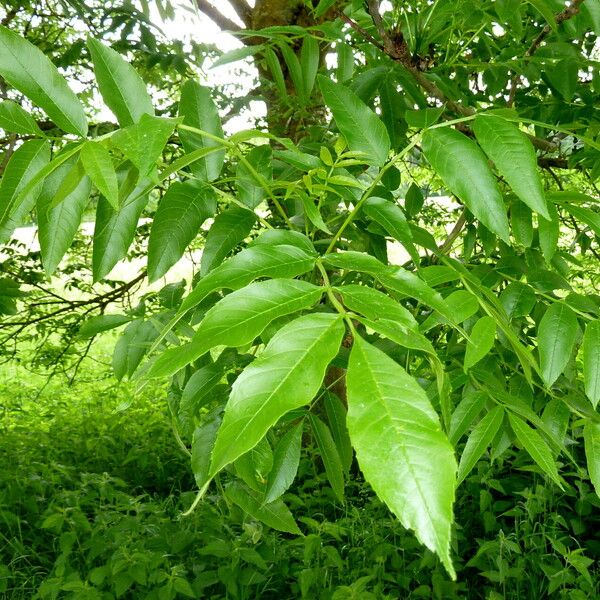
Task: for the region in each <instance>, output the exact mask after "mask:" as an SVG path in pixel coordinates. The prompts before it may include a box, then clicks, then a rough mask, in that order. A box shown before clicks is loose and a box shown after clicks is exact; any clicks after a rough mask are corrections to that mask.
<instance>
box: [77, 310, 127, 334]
mask: <svg viewBox="0 0 600 600" xmlns="http://www.w3.org/2000/svg"><path fill="white" fill-rule="evenodd" d="M129 321H131V317H129V316H127V315H97V316H95V317H92V318H91V319H88V320H87V321H84V323H83V324H82V325H81V327H80V328H79V331H78V332H77V335H78V336H79V337H80V338H82V339H89V338H93V337H94V336H96V335H98V334H99V333H103V332H104V331H109V330H111V329H115V328H116V327H120V326H121V325H125V323H129Z"/></svg>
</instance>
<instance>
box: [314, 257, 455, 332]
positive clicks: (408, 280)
mask: <svg viewBox="0 0 600 600" xmlns="http://www.w3.org/2000/svg"><path fill="white" fill-rule="evenodd" d="M322 261H323V264H325V265H329V266H331V267H334V268H337V269H343V270H346V271H359V272H362V273H367V274H369V275H371V276H373V277H375V278H376V279H377V280H379V282H380V283H381V284H382V285H383V286H384V287H386V288H387V289H388V290H390V291H392V292H396V293H397V294H400V295H402V296H408V297H409V298H416V299H417V300H420V301H421V302H423V303H424V304H427V305H428V306H431V307H432V308H434V309H435V310H437V311H438V312H439V313H440V314H442V315H443V316H444V317H446V318H447V319H449V320H452V319H453V315H452V312H451V311H450V309H449V307H448V306H447V304H446V302H445V301H444V299H443V298H442V296H441V295H440V294H439V292H436V291H435V290H434V289H433V288H431V287H429V286H428V285H427V284H426V283H425V282H424V281H423V280H422V279H420V278H419V277H418V276H417V275H415V274H414V273H412V272H411V271H407V270H406V269H403V268H402V267H396V266H391V265H390V266H388V265H385V264H383V263H382V262H380V261H378V260H377V259H376V258H375V257H374V256H370V255H369V254H364V253H362V252H353V251H348V252H336V253H333V254H327V255H325V256H324V257H323V258H322Z"/></svg>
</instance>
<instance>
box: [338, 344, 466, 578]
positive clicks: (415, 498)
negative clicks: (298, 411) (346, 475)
mask: <svg viewBox="0 0 600 600" xmlns="http://www.w3.org/2000/svg"><path fill="white" fill-rule="evenodd" d="M347 385H348V430H349V432H350V438H351V439H352V443H353V446H354V449H355V451H356V456H357V458H358V463H359V465H360V468H361V470H362V471H363V473H364V475H365V478H366V480H367V481H368V482H369V483H370V484H371V486H372V487H373V489H374V491H375V492H376V493H377V495H378V496H379V497H380V498H381V499H382V500H383V501H384V502H385V503H386V504H387V505H388V507H389V508H390V510H392V512H394V513H395V514H396V516H397V517H398V518H399V519H400V521H401V522H402V524H403V525H404V526H405V527H407V528H411V529H414V530H415V533H416V535H417V537H418V539H419V540H420V541H421V542H422V543H423V544H425V546H427V547H428V548H429V549H430V550H432V551H434V552H436V553H437V554H438V556H439V557H440V560H441V561H442V563H443V564H444V566H445V567H446V570H447V571H448V573H449V574H450V575H451V577H453V578H454V577H455V573H454V568H453V566H452V561H451V559H450V535H451V526H452V504H453V502H454V491H455V479H454V477H455V473H456V461H455V459H454V453H453V450H452V446H451V445H450V443H449V442H448V439H447V438H446V436H445V435H444V433H443V432H442V430H441V427H440V422H439V418H438V416H437V414H436V413H435V411H434V410H433V408H432V407H431V404H430V402H429V399H428V398H427V395H426V394H425V392H424V390H423V389H422V388H421V387H420V386H419V385H418V383H417V382H416V381H415V380H414V379H413V378H412V377H410V376H409V375H408V374H407V373H406V371H405V370H404V369H403V368H402V367H401V366H400V365H399V364H397V363H396V362H394V361H393V360H392V359H391V358H389V357H388V356H387V355H386V354H384V353H383V352H382V351H381V350H378V349H377V348H375V347H374V346H371V345H370V344H368V343H367V342H365V341H364V340H362V339H361V338H359V337H355V340H354V345H353V347H352V352H351V354H350V362H349V365H348V375H347Z"/></svg>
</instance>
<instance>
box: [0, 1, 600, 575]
mask: <svg viewBox="0 0 600 600" xmlns="http://www.w3.org/2000/svg"><path fill="white" fill-rule="evenodd" d="M229 4H230V6H231V8H233V9H234V11H235V13H236V14H237V17H238V19H237V20H236V21H233V20H231V19H230V18H228V17H227V16H226V14H227V13H226V11H224V10H221V9H222V8H223V6H222V5H221V4H219V6H220V7H221V8H220V9H217V8H216V5H217V3H213V4H211V3H210V2H206V1H200V0H197V8H198V9H199V10H200V11H202V12H203V13H204V14H205V15H206V16H208V17H210V18H211V19H212V20H214V21H215V23H217V24H218V25H219V26H221V27H222V28H224V29H228V30H230V31H232V32H234V33H235V34H236V35H237V36H238V37H239V39H240V40H242V41H243V42H244V47H243V48H242V49H238V50H234V51H232V52H230V53H227V54H224V55H223V54H221V55H220V56H219V58H218V59H217V60H218V61H219V63H220V64H224V63H227V62H234V61H237V60H241V59H244V58H248V57H250V56H251V57H252V60H253V61H254V64H255V65H256V66H257V68H258V72H259V80H258V81H257V82H256V88H255V89H253V90H252V91H251V92H250V93H249V94H247V95H242V96H240V97H237V98H235V99H230V98H228V97H227V95H226V94H223V93H221V92H219V93H215V92H214V90H211V89H209V88H207V87H206V86H203V85H202V82H201V81H198V79H197V76H196V75H195V74H194V65H195V64H196V63H200V64H201V63H202V61H203V60H204V59H205V58H206V57H208V56H211V57H213V58H214V57H215V56H217V55H218V54H219V53H218V52H217V50H216V49H214V48H208V47H204V46H201V45H196V46H194V47H193V48H192V50H191V52H190V51H186V49H185V48H183V47H182V46H181V45H179V44H176V43H172V42H169V41H168V40H164V39H162V37H161V35H160V34H159V33H158V31H157V30H156V29H155V28H154V26H153V25H152V23H151V22H150V20H149V18H148V15H149V3H147V2H142V3H140V4H139V5H137V8H136V5H134V4H133V3H131V4H130V3H126V4H123V3H116V2H115V3H108V4H107V3H89V4H88V5H85V4H83V3H80V2H75V1H71V2H59V1H57V2H43V3H31V4H30V5H28V7H27V9H26V10H18V9H17V8H18V7H17V5H15V7H14V8H13V9H11V8H10V5H8V7H6V8H5V9H4V17H3V26H2V28H1V29H0V75H1V76H2V78H3V84H2V90H3V95H4V101H3V102H2V104H0V126H1V127H2V129H3V130H4V132H5V134H4V137H3V138H2V140H0V143H1V144H2V148H3V160H2V171H3V177H2V183H1V185H0V243H4V244H6V243H8V242H9V240H10V238H11V235H12V233H13V231H14V229H15V227H17V226H18V225H20V224H22V223H23V222H25V221H26V220H27V219H28V216H29V214H30V213H31V212H32V211H33V213H34V215H35V219H36V222H37V225H38V227H39V238H40V244H41V257H38V256H36V255H33V256H32V255H23V253H22V252H20V251H19V249H18V246H16V245H15V244H12V245H9V246H7V249H6V250H5V251H3V252H4V253H3V256H4V257H5V258H4V259H3V262H2V263H0V269H1V272H2V273H3V275H2V279H0V311H1V312H3V313H4V314H5V315H6V316H5V317H4V320H3V321H2V322H1V323H0V328H1V329H0V331H1V332H2V335H3V336H4V339H3V344H4V346H3V350H2V351H3V352H7V354H10V355H11V356H12V357H13V358H14V357H15V350H16V349H17V347H16V346H15V347H13V351H12V353H11V352H9V350H10V347H9V343H10V341H11V340H12V341H14V340H18V339H19V336H22V335H24V334H25V332H32V333H28V334H26V335H30V336H33V337H32V338H30V339H33V340H36V339H43V340H45V341H46V344H45V345H44V347H45V348H48V347H49V345H52V344H53V351H52V352H51V353H50V354H49V356H50V357H51V360H50V362H53V361H56V360H57V357H60V356H62V355H64V353H65V352H66V350H65V348H69V352H70V353H72V358H73V361H74V363H75V364H77V363H78V362H79V361H80V357H81V356H82V352H84V348H85V345H86V344H89V343H91V340H93V338H94V336H95V335H97V334H98V333H100V332H102V331H105V330H109V329H112V328H117V327H121V328H123V331H122V333H121V336H120V338H119V341H118V343H117V345H116V348H115V353H114V357H113V367H114V371H115V374H116V376H117V377H118V378H123V377H132V376H133V375H134V373H135V374H136V376H137V377H139V378H140V379H143V380H150V379H164V378H171V379H170V381H171V383H170V387H169V395H168V398H169V406H170V410H171V411H172V414H173V422H174V423H175V425H176V429H177V435H178V438H179V441H180V442H181V446H182V448H184V450H185V451H186V452H189V453H190V456H191V463H192V469H193V471H194V475H195V477H196V482H197V485H198V488H199V493H198V496H197V502H200V501H201V499H202V497H203V495H204V494H205V492H206V490H207V488H208V487H209V486H210V485H211V482H213V481H214V480H215V479H218V480H219V481H220V482H221V483H224V484H225V494H226V495H227V496H228V498H229V500H230V501H231V502H233V503H234V504H237V505H239V506H240V507H241V508H242V509H243V510H245V511H247V512H248V513H250V514H251V515H252V516H254V517H256V518H257V519H259V520H262V521H264V522H265V523H266V524H268V525H270V526H271V527H274V528H276V529H280V530H282V531H287V532H290V533H297V532H299V528H298V525H297V524H296V522H295V520H294V517H293V516H292V513H291V512H290V511H289V509H288V508H287V506H286V505H285V504H284V502H283V501H282V499H281V497H282V495H283V493H284V492H285V491H286V490H287V489H288V488H289V486H290V485H291V484H292V482H293V479H294V477H295V473H296V470H297V467H298V461H299V457H300V446H301V444H302V440H303V431H305V430H306V431H310V432H311V435H310V437H311V438H312V439H313V440H314V441H315V442H316V444H317V446H318V448H319V451H320V453H321V457H322V459H323V463H324V466H325V470H326V474H327V477H328V479H329V482H330V484H331V487H332V489H333V492H334V494H335V496H336V497H337V498H338V499H339V500H342V499H343V495H344V482H345V480H346V479H347V478H348V477H349V473H350V472H351V470H352V469H353V468H357V467H356V465H355V464H354V465H353V461H354V456H356V459H357V465H358V468H360V470H361V471H362V473H363V474H364V476H365V478H366V480H367V481H368V482H369V483H370V484H371V486H372V487H373V489H374V491H375V492H376V493H377V494H378V495H379V497H380V498H381V499H382V500H383V501H384V502H385V503H386V504H387V506H388V507H389V508H390V510H391V511H392V512H394V514H395V515H396V516H397V517H398V518H399V519H400V521H401V522H402V523H403V524H404V525H405V526H406V527H407V528H410V529H412V530H414V532H415V534H416V536H417V538H418V539H419V540H420V541H421V542H422V543H423V544H424V545H425V546H426V547H427V548H429V549H430V550H432V551H433V552H435V553H436V554H437V555H438V557H439V558H440V560H441V562H442V564H443V565H444V567H445V568H446V570H447V572H448V573H449V575H450V576H454V567H453V562H452V552H451V543H450V542H451V537H452V528H453V525H454V521H453V503H454V499H455V490H456V487H457V486H458V485H460V484H461V483H462V482H463V481H465V479H466V478H468V477H469V474H470V472H471V471H472V469H473V468H474V467H475V466H476V465H477V463H478V462H479V461H481V460H490V459H491V460H494V461H495V460H499V459H501V458H502V457H505V456H506V455H507V452H508V451H509V449H511V448H517V449H520V450H521V451H520V452H518V453H517V454H511V456H516V459H514V467H515V468H524V469H527V470H531V471H533V472H537V473H539V474H542V475H543V476H544V477H545V478H546V479H547V481H548V485H555V486H557V487H559V488H563V489H564V488H566V487H567V486H571V485H574V482H575V481H577V485H579V486H580V488H581V489H582V490H584V491H585V492H588V491H591V490H592V489H593V488H595V490H596V493H598V492H600V417H599V415H598V413H597V410H596V409H597V404H598V400H599V399H600V320H599V318H600V297H599V296H598V293H597V292H598V275H599V269H598V242H599V240H600V217H599V216H598V211H597V205H598V200H599V194H598V189H597V187H596V182H597V181H598V178H599V176H600V160H599V157H600V141H599V139H598V133H599V123H600V120H599V113H598V106H599V96H600V72H599V69H598V64H599V63H598V54H599V52H600V50H599V45H598V37H597V35H598V33H599V31H600V2H599V1H598V0H585V1H584V0H572V1H571V2H570V3H564V2H562V1H560V0H556V1H554V0H552V1H549V2H539V1H535V2H534V1H533V0H531V1H528V2H522V1H520V0H497V1H496V2H475V1H471V0H463V1H461V2H456V1H454V0H434V1H431V0H423V1H418V0H414V1H411V2H397V1H396V2H385V3H383V2H382V3H380V2H378V1H376V0H369V1H367V2H362V1H359V0H355V1H352V2H341V1H339V2H336V1H331V0H329V1H328V0H321V1H320V2H314V3H312V2H310V0H306V1H296V2H282V1H280V0H276V1H275V0H263V1H261V0H257V2H256V3H255V6H254V7H251V6H250V5H249V4H247V3H246V2H245V1H244V0H238V1H235V2H234V1H233V0H231V2H230V3H229ZM18 6H21V5H20V4H19V5H18ZM157 6H158V7H159V11H160V13H161V15H162V16H163V18H170V17H172V16H173V15H174V11H175V10H176V8H175V7H173V6H171V5H170V4H169V3H168V2H167V3H165V2H158V3H157ZM238 21H239V23H242V24H243V26H242V25H241V24H239V23H238ZM85 33H87V34H89V36H90V37H89V38H88V39H87V40H86V39H85V35H84V34H85ZM200 37H201V36H200V35H199V38H200ZM111 45H112V46H113V47H112V49H111V47H110V46H111ZM46 55H47V56H50V57H51V58H52V61H51V60H49V59H48V58H46ZM132 65H133V66H132ZM57 66H59V67H62V69H63V72H64V73H65V75H66V78H67V79H64V78H63V76H62V75H61V74H59V72H58V70H57V69H56V67H57ZM134 67H135V68H134ZM67 80H68V81H70V82H71V83H72V84H73V87H74V88H75V85H77V89H78V90H79V89H82V92H81V93H80V94H79V96H78V95H76V94H75V93H74V92H73V91H72V89H71V88H69V86H68V84H67ZM82 84H83V85H82ZM94 86H96V87H97V89H98V90H99V93H100V95H101V96H102V99H103V101H104V103H105V105H106V106H107V107H108V108H109V109H110V110H111V111H112V113H113V114H114V116H115V118H116V121H115V122H110V123H96V122H95V121H94V114H95V112H94V111H95V107H94V98H95V95H94V89H95V87H94ZM148 89H150V90H151V91H152V93H149V92H148V91H147V90H148ZM257 98H258V99H262V100H263V101H264V102H265V103H266V105H267V122H266V125H265V126H261V125H260V124H259V126H258V127H257V129H255V130H251V131H243V132H238V133H235V134H233V135H230V136H225V135H224V133H223V128H222V122H221V118H220V116H219V110H220V111H221V113H225V112H227V111H228V110H229V109H231V107H228V106H227V104H228V102H229V100H231V102H232V103H233V104H232V106H233V107H234V108H233V109H232V110H233V112H234V113H235V112H237V111H239V110H241V109H242V107H243V106H244V103H247V102H249V101H250V100H256V99H257ZM90 203H91V204H90ZM89 206H92V207H93V208H94V210H95V232H94V236H93V242H92V257H91V260H90V258H89V257H88V252H87V248H86V246H85V242H84V241H83V239H82V238H79V237H77V230H78V226H79V223H80V221H81V219H82V216H83V214H84V213H85V211H86V210H89V208H88V207H89ZM141 216H145V217H148V218H150V222H149V223H146V224H143V225H140V224H139V223H140V221H139V219H140V217H141ZM203 225H205V228H204V229H201V227H202V226H203ZM74 239H75V240H76V242H75V245H74V246H73V247H72V251H71V253H70V254H69V253H68V251H69V248H70V247H71V245H72V243H73V240H74ZM134 240H135V242H134ZM146 241H147V245H146ZM132 244H133V246H132ZM190 246H192V247H201V248H202V256H201V261H200V265H199V269H198V272H197V273H195V275H194V276H193V280H192V281H188V282H185V281H182V282H180V283H170V284H168V285H166V286H165V287H163V288H162V290H160V291H159V292H157V293H148V294H146V295H143V296H142V299H141V301H140V295H139V293H137V294H132V292H133V291H134V290H136V289H137V288H138V287H139V286H140V285H142V284H143V282H144V281H146V280H148V281H150V282H156V281H159V280H161V279H162V278H163V277H164V276H165V275H166V274H167V273H168V272H169V270H170V269H171V267H173V265H175V264H176V263H177V262H178V260H179V259H180V258H181V257H182V256H183V254H184V253H185V252H186V249H188V248H189V247H190ZM132 253H133V254H134V255H136V256H143V257H145V258H146V259H147V263H146V264H147V268H146V269H145V270H144V271H143V272H142V273H140V275H139V276H138V277H136V278H135V279H134V280H133V281H131V282H117V281H114V280H111V279H110V278H109V276H110V272H111V270H112V269H113V267H114V266H115V265H116V264H117V263H118V262H119V261H120V260H122V259H124V258H126V257H128V256H129V257H131V256H132ZM65 256H67V257H68V258H66V259H65ZM40 260H41V262H40ZM61 261H62V262H61ZM89 269H91V276H90V277H87V276H86V278H85V279H82V276H83V275H84V274H85V273H86V272H87V270H89ZM57 274H59V275H60V278H55V279H52V277H55V276H56V275H57ZM65 278H66V281H67V282H68V284H67V285H70V286H77V287H78V289H79V295H78V296H76V297H72V296H69V295H68V294H65V293H63V291H57V288H56V287H55V286H56V285H63V286H64V281H65ZM61 281H62V284H61V283H60V282H61ZM128 299H130V301H129V302H128ZM116 301H120V302H123V301H124V304H125V307H126V308H125V309H123V310H122V312H119V313H115V312H113V311H114V310H115V309H114V308H113V309H112V310H111V311H107V309H109V308H110V307H111V306H112V305H113V304H114V303H115V302H116ZM57 334H61V335H62V337H60V338H58V337H57ZM66 340H70V341H73V344H72V345H70V344H71V342H70V341H69V342H68V343H69V345H65V344H67V341H66ZM82 340H83V345H82ZM61 353H62V354H61ZM17 358H18V356H17ZM72 364H73V363H71V366H72ZM457 455H458V460H457V458H456V456H457ZM457 463H458V464H457ZM582 493H583V491H582ZM192 508H193V507H192ZM192 508H191V509H190V510H192Z"/></svg>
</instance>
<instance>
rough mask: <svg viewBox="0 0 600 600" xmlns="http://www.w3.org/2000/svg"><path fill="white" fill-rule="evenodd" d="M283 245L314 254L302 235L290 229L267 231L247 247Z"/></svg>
mask: <svg viewBox="0 0 600 600" xmlns="http://www.w3.org/2000/svg"><path fill="white" fill-rule="evenodd" d="M283 245H285V246H296V247H298V248H301V249H302V250H304V252H306V253H307V254H310V255H314V254H316V252H315V247H314V246H313V243H312V242H311V241H310V240H309V239H308V238H307V237H306V236H305V235H304V234H303V233H300V232H299V231H293V230H291V229H267V230H266V231H263V232H262V233H261V234H260V235H259V236H257V237H255V238H254V239H253V240H252V241H251V242H250V243H249V244H248V247H250V248H251V247H253V246H283Z"/></svg>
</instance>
